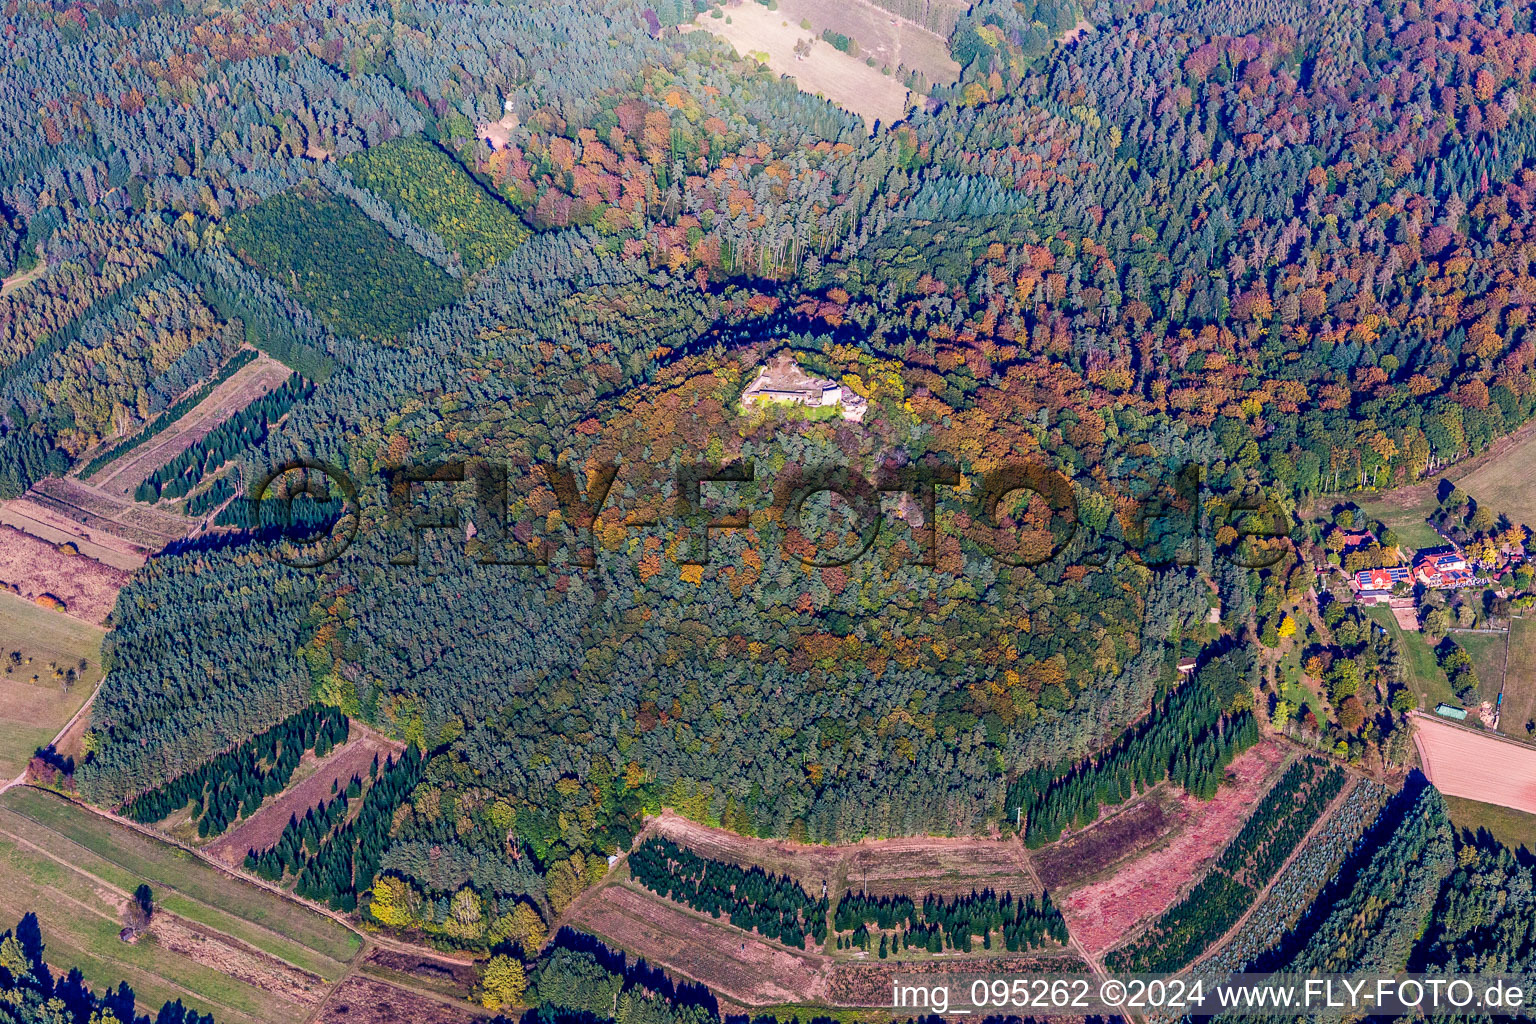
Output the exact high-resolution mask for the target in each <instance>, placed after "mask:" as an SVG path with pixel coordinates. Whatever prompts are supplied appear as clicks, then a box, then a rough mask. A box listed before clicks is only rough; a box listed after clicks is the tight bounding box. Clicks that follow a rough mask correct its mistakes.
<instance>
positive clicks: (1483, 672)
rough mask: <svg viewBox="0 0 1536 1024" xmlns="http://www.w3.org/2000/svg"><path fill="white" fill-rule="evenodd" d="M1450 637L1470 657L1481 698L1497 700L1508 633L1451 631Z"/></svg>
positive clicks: (1502, 680)
mask: <svg viewBox="0 0 1536 1024" xmlns="http://www.w3.org/2000/svg"><path fill="white" fill-rule="evenodd" d="M1452 638H1453V639H1454V640H1455V641H1456V642H1457V643H1458V644H1460V645H1461V646H1462V649H1463V650H1465V651H1466V652H1467V655H1468V656H1469V657H1470V658H1471V659H1472V670H1473V671H1474V672H1476V673H1477V685H1478V690H1479V691H1480V692H1481V693H1482V695H1483V700H1486V701H1490V702H1491V701H1495V700H1498V698H1499V690H1500V689H1501V688H1502V687H1503V685H1504V648H1505V647H1506V646H1507V645H1508V643H1509V634H1508V633H1453V634H1452Z"/></svg>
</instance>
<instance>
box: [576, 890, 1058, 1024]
mask: <svg viewBox="0 0 1536 1024" xmlns="http://www.w3.org/2000/svg"><path fill="white" fill-rule="evenodd" d="M566 923H568V924H570V925H572V926H574V927H578V928H580V929H582V930H583V931H586V932H589V933H591V934H592V935H595V936H596V937H597V938H599V939H601V940H602V941H604V942H607V943H609V944H610V945H612V946H614V947H616V948H620V949H624V950H626V951H627V952H629V953H631V954H633V955H635V956H640V957H644V958H645V960H646V961H648V962H650V963H652V964H659V965H661V966H664V967H666V968H668V969H669V970H672V971H676V972H677V973H678V974H680V975H682V976H683V977H685V978H689V979H692V980H695V981H699V982H703V983H705V984H707V985H708V986H709V988H710V990H711V991H715V992H719V993H720V994H721V995H722V996H723V997H725V998H727V999H729V1000H731V1001H733V1002H735V1003H738V1004H740V1005H741V1006H742V1007H767V1006H774V1005H779V1004H803V1003H813V1004H820V1005H828V1006H845V1007H855V1006H863V1007H871V1006H889V1005H890V1003H889V1000H890V983H891V978H892V977H893V976H894V975H895V974H896V973H898V972H899V973H902V974H927V973H951V974H953V973H964V972H967V971H972V972H975V971H987V972H994V973H996V972H1006V971H1012V970H1030V969H1034V970H1040V969H1046V968H1048V969H1050V970H1054V971H1062V970H1069V971H1070V970H1072V969H1074V968H1075V967H1076V966H1079V965H1080V964H1081V961H1080V960H1079V959H1078V958H1077V957H1076V956H1075V955H1074V954H1071V953H1068V952H1065V951H1062V952H1049V951H1048V952H1044V953H1038V954H1024V955H1018V954H1007V953H1004V952H1002V951H1001V950H999V951H997V952H995V953H994V954H992V955H990V956H982V955H964V954H944V955H941V956H935V957H929V958H927V959H921V960H912V959H902V960H895V959H892V960H885V961H881V960H876V959H875V958H874V957H873V956H872V955H870V954H865V956H866V957H867V959H864V960H858V961H855V960H848V959H841V958H834V957H832V956H829V955H828V954H825V953H820V952H803V951H800V950H796V949H789V948H786V947H784V946H782V945H780V944H779V943H776V942H771V941H768V940H765V939H764V938H762V937H761V936H759V935H756V934H753V933H749V932H744V931H741V930H740V929H737V928H735V927H733V926H732V925H730V924H729V923H727V922H725V921H723V920H719V921H717V920H715V919H713V918H711V917H709V916H707V915H705V914H701V913H697V912H694V911H691V910H689V909H688V908H686V907H683V906H681V905H679V904H677V903H674V902H672V901H670V900H667V899H665V898H663V897H661V896H658V895H657V894H655V893H653V892H650V891H648V890H645V889H641V888H638V887H637V886H635V885H633V884H631V883H627V882H624V881H621V880H616V881H614V882H609V883H605V884H604V885H602V886H601V887H599V888H598V889H596V890H594V891H592V892H589V893H586V894H583V895H582V897H581V898H580V899H578V900H577V902H576V903H575V904H574V905H573V906H572V907H571V909H570V911H569V912H568V914H567V917H566Z"/></svg>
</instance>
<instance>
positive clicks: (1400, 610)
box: [1391, 604, 1419, 633]
mask: <svg viewBox="0 0 1536 1024" xmlns="http://www.w3.org/2000/svg"><path fill="white" fill-rule="evenodd" d="M1391 611H1392V617H1393V618H1394V619H1396V620H1397V628H1398V629H1400V630H1402V631H1403V632H1404V633H1417V632H1418V631H1419V612H1418V609H1417V608H1414V607H1413V606H1412V605H1411V604H1410V605H1397V604H1394V605H1392V606H1391Z"/></svg>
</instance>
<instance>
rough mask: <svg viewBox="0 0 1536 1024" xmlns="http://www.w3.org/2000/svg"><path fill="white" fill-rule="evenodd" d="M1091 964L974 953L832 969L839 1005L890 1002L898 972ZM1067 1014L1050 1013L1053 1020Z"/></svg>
mask: <svg viewBox="0 0 1536 1024" xmlns="http://www.w3.org/2000/svg"><path fill="white" fill-rule="evenodd" d="M1087 969H1088V965H1087V964H1085V963H1083V961H1082V959H1081V958H1080V957H1078V956H1077V955H1076V954H1075V953H1068V952H1061V953H1046V954H1039V955H1029V956H1002V957H987V958H980V957H974V956H962V957H949V956H945V957H937V958H934V959H932V960H928V961H918V962H913V961H910V960H904V961H900V962H896V961H891V960H886V961H883V962H882V961H878V960H877V961H874V962H872V963H848V962H846V961H845V962H841V963H839V964H838V965H837V967H836V969H835V970H834V972H833V978H832V999H833V1002H834V1004H835V1005H838V1006H881V1007H889V1006H890V1005H891V984H892V982H893V981H894V980H895V978H896V975H898V974H900V975H903V976H910V975H914V974H926V975H931V976H934V977H941V976H943V975H956V974H961V975H964V974H986V975H997V976H1015V977H1016V976H1027V975H1030V974H1051V975H1059V974H1079V973H1087ZM1064 1019H1066V1018H1057V1017H1055V1016H1052V1017H1051V1020H1052V1021H1057V1022H1059V1021H1061V1020H1064Z"/></svg>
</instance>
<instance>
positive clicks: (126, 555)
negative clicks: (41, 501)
mask: <svg viewBox="0 0 1536 1024" xmlns="http://www.w3.org/2000/svg"><path fill="white" fill-rule="evenodd" d="M32 512H37V513H42V512H43V510H42V509H41V508H39V507H38V506H36V505H33V504H32V503H31V502H28V501H25V500H24V499H21V498H17V499H15V500H13V501H0V525H4V526H10V527H13V528H15V529H17V530H20V531H21V532H22V533H25V534H30V535H31V536H33V537H36V538H37V539H38V540H42V541H47V542H48V543H49V544H73V545H74V546H75V549H76V550H77V551H79V552H80V553H81V554H82V555H85V556H86V557H87V558H94V559H95V560H96V561H98V562H100V563H101V564H103V565H109V566H111V567H112V568H114V569H121V570H123V571H124V572H132V571H133V570H135V569H137V568H139V567H140V566H142V565H143V564H144V561H145V559H144V556H143V555H141V554H138V553H137V552H132V551H121V550H118V549H117V548H111V547H107V546H105V545H102V544H98V543H96V542H95V541H93V540H91V539H90V538H88V537H85V536H83V535H82V534H81V533H79V532H71V531H69V530H64V529H60V528H59V526H57V525H56V524H53V523H49V522H47V521H46V520H44V519H40V518H38V517H37V516H34V515H32V514H31V513H32Z"/></svg>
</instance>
